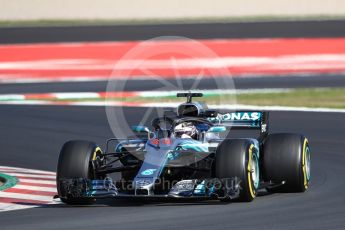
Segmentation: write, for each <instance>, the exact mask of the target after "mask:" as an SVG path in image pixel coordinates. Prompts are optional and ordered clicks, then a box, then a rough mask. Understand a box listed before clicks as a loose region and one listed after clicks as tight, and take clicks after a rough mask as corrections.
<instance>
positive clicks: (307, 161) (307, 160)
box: [305, 147, 310, 181]
mask: <svg viewBox="0 0 345 230" xmlns="http://www.w3.org/2000/svg"><path fill="white" fill-rule="evenodd" d="M305 171H306V176H307V181H309V180H310V151H309V147H307V148H306V150H305Z"/></svg>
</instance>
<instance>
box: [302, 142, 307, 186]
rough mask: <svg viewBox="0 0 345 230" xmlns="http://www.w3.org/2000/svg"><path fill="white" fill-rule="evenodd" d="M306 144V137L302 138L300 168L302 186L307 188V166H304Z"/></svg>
mask: <svg viewBox="0 0 345 230" xmlns="http://www.w3.org/2000/svg"><path fill="white" fill-rule="evenodd" d="M307 145H308V140H307V138H304V143H303V152H302V170H303V184H304V188H305V189H307V188H308V179H307V166H306V163H305V161H306V149H307Z"/></svg>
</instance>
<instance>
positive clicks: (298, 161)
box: [263, 133, 310, 192]
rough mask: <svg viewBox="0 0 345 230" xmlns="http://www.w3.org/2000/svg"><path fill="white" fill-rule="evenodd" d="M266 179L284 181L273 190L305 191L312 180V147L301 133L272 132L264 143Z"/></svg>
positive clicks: (277, 181) (276, 181)
mask: <svg viewBox="0 0 345 230" xmlns="http://www.w3.org/2000/svg"><path fill="white" fill-rule="evenodd" d="M263 166H264V170H265V180H267V181H272V182H273V183H281V182H284V184H283V185H282V186H279V187H276V188H274V189H270V191H273V192H304V191H305V190H307V189H308V187H309V181H310V149H309V144H308V140H307V138H305V137H304V136H302V135H300V134H290V133H279V134H270V135H269V136H268V137H267V139H266V140H265V143H264V153H263Z"/></svg>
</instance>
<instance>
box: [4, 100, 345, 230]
mask: <svg viewBox="0 0 345 230" xmlns="http://www.w3.org/2000/svg"><path fill="white" fill-rule="evenodd" d="M143 109H144V108H127V109H126V110H125V113H126V114H127V115H128V122H129V123H131V124H133V123H135V122H138V121H139V119H140V117H138V116H135V115H134V114H140V113H142V112H143ZM0 118H1V119H0V126H1V132H0V145H1V149H2V153H1V156H2V157H1V161H0V163H1V165H11V166H18V167H27V168H36V169H43V170H51V171H55V168H56V162H57V157H58V152H59V149H60V147H61V145H62V144H63V143H64V142H65V141H66V140H69V139H87V140H92V141H95V142H97V143H99V144H102V143H104V139H105V138H108V137H111V136H112V133H111V131H110V129H109V126H108V123H107V119H106V115H105V110H104V108H100V107H62V106H1V107H0ZM344 120H345V114H337V113H303V112H273V113H271V131H272V132H299V133H304V134H305V135H306V136H307V137H308V138H309V141H310V146H311V148H312V181H311V186H310V189H309V190H308V191H307V192H306V193H303V194H270V195H264V196H261V197H258V198H257V199H256V200H254V202H251V203H230V204H223V203H220V202H197V203H163V202H126V201H113V200H108V201H101V202H99V203H98V204H97V205H94V206H90V207H68V206H65V205H51V206H49V205H48V206H44V207H41V208H34V209H27V210H21V211H11V212H3V213H1V215H0V223H1V229H3V230H5V229H11V230H12V229H32V230H36V229H72V228H74V229H138V228H141V229H162V228H164V229H183V228H186V227H187V226H188V229H253V227H254V228H260V229H336V228H338V229H343V225H344V216H345V206H344V205H343V204H344V202H345V196H344V195H345V182H344V180H342V178H343V177H345V169H344V164H345V156H344V151H343V150H344V147H343V145H344V139H345V132H344V130H343V128H344V125H345V121H344Z"/></svg>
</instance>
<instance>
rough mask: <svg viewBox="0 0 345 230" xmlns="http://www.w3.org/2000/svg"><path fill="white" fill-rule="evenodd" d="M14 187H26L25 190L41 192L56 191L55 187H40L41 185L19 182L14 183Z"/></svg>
mask: <svg viewBox="0 0 345 230" xmlns="http://www.w3.org/2000/svg"><path fill="white" fill-rule="evenodd" d="M14 188H18V189H26V190H32V191H42V192H57V189H56V188H51V187H42V186H31V185H21V184H18V185H16V186H15V187H14Z"/></svg>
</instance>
